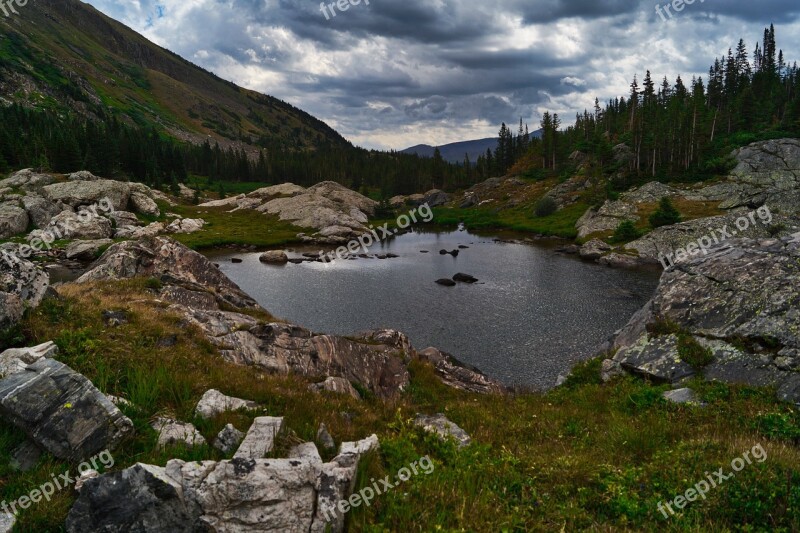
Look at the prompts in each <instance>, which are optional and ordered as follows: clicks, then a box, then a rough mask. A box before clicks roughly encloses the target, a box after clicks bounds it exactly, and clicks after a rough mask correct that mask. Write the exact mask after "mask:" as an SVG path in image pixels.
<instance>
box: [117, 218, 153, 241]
mask: <svg viewBox="0 0 800 533" xmlns="http://www.w3.org/2000/svg"><path fill="white" fill-rule="evenodd" d="M164 229H165V228H164V223H163V222H152V223H150V224H148V225H147V226H145V227H143V228H140V227H136V226H123V227H121V228H118V229H117V230H116V231H115V232H114V238H116V239H133V240H139V239H145V238H147V237H156V236H158V235H160V234H162V233H164Z"/></svg>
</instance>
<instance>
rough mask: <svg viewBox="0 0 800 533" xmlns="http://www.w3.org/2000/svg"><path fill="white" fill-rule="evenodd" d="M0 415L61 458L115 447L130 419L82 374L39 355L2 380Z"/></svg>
mask: <svg viewBox="0 0 800 533" xmlns="http://www.w3.org/2000/svg"><path fill="white" fill-rule="evenodd" d="M0 414H2V415H3V417H4V418H6V419H7V420H8V421H10V422H11V423H13V424H14V425H15V426H17V427H18V428H20V429H21V430H22V431H24V432H25V433H26V434H27V435H28V437H30V439H31V440H32V441H34V442H35V443H36V444H37V445H38V446H40V447H41V448H44V449H45V450H47V451H49V452H50V453H52V454H53V455H54V456H56V457H58V458H59V459H67V460H70V461H73V462H79V461H82V460H84V459H86V458H88V457H91V456H92V455H93V454H96V453H98V452H101V451H103V450H106V449H113V448H114V447H115V446H116V445H117V444H118V443H119V442H120V441H121V440H122V439H123V438H125V437H126V436H128V435H129V434H131V433H132V432H133V423H132V422H131V421H130V420H129V419H128V418H127V417H125V416H124V415H123V414H122V413H121V412H120V410H119V409H117V407H116V406H115V405H114V404H113V403H111V401H109V399H108V398H106V396H105V395H104V394H103V393H101V392H100V391H99V390H97V389H96V388H95V386H94V385H92V383H91V382H90V381H89V380H88V379H86V378H85V377H84V376H82V375H80V374H78V373H77V372H75V371H74V370H72V369H71V368H69V367H68V366H66V365H64V364H62V363H59V362H58V361H55V360H53V359H41V360H39V361H36V362H34V363H32V364H31V365H29V366H28V367H27V368H26V369H25V370H24V371H22V372H17V373H16V374H12V375H11V376H9V377H7V378H5V379H3V380H0Z"/></svg>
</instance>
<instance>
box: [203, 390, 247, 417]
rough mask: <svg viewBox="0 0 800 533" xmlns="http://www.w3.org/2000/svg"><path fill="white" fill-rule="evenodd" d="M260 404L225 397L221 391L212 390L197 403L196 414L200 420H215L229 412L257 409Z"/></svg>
mask: <svg viewBox="0 0 800 533" xmlns="http://www.w3.org/2000/svg"><path fill="white" fill-rule="evenodd" d="M257 407H258V404H257V403H256V402H251V401H248V400H242V399H240V398H234V397H233V396H225V395H224V394H222V393H221V392H220V391H218V390H215V389H211V390H208V391H206V393H205V394H203V397H202V398H200V401H199V402H198V403H197V407H196V409H195V412H196V413H197V416H199V417H200V418H214V417H215V416H217V415H219V414H222V413H225V412H228V411H238V410H239V409H256V408H257Z"/></svg>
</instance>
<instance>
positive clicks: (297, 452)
mask: <svg viewBox="0 0 800 533" xmlns="http://www.w3.org/2000/svg"><path fill="white" fill-rule="evenodd" d="M289 459H303V460H306V461H309V462H312V463H319V464H322V457H320V455H319V450H317V445H316V444H314V443H313V442H304V443H303V444H298V445H297V446H294V447H292V449H291V450H289Z"/></svg>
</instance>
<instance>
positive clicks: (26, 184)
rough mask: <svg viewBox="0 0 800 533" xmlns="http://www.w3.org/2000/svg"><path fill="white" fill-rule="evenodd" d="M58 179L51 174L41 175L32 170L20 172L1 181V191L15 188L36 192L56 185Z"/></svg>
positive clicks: (27, 169)
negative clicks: (47, 186)
mask: <svg viewBox="0 0 800 533" xmlns="http://www.w3.org/2000/svg"><path fill="white" fill-rule="evenodd" d="M55 181H56V178H55V177H54V176H51V175H49V174H39V173H37V172H34V171H33V170H32V169H30V168H26V169H24V170H20V171H19V172H15V173H13V174H11V176H9V177H8V178H6V179H4V180H0V189H3V188H6V187H8V188H14V189H23V190H25V191H35V190H38V189H41V188H42V187H44V186H45V185H50V184H51V183H55Z"/></svg>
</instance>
